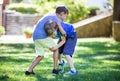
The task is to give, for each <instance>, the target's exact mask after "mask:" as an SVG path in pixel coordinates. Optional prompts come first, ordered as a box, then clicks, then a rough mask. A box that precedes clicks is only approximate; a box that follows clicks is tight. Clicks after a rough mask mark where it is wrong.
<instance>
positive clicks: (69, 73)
mask: <svg viewBox="0 0 120 81" xmlns="http://www.w3.org/2000/svg"><path fill="white" fill-rule="evenodd" d="M74 75H78V71H76V72H74V71H72V70H70V71H69V72H67V73H66V74H65V76H74Z"/></svg>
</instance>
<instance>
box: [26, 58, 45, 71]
mask: <svg viewBox="0 0 120 81" xmlns="http://www.w3.org/2000/svg"><path fill="white" fill-rule="evenodd" d="M42 59H43V56H38V57H36V58H35V59H34V61H33V62H32V64H31V66H30V67H29V69H28V71H29V72H32V71H33V69H34V67H35V66H36V65H37V64H38V63H39V62H40V61H41V60H42Z"/></svg>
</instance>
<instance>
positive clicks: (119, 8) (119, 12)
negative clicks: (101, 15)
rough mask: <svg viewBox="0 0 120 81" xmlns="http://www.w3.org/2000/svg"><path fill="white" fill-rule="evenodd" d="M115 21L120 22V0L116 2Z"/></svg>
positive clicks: (114, 9)
mask: <svg viewBox="0 0 120 81" xmlns="http://www.w3.org/2000/svg"><path fill="white" fill-rule="evenodd" d="M113 21H120V0H114V8H113Z"/></svg>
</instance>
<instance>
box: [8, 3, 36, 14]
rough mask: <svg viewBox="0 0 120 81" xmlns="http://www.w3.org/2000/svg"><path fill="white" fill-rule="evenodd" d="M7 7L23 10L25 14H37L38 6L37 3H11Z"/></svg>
mask: <svg viewBox="0 0 120 81" xmlns="http://www.w3.org/2000/svg"><path fill="white" fill-rule="evenodd" d="M7 9H9V10H16V11H17V12H21V13H23V14H35V13H38V12H37V10H36V9H37V6H35V5H30V4H29V5H28V4H22V3H19V4H10V5H9V6H8V7H7Z"/></svg>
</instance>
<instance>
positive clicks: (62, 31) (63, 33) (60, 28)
mask: <svg viewBox="0 0 120 81" xmlns="http://www.w3.org/2000/svg"><path fill="white" fill-rule="evenodd" d="M57 25H58V28H59V30H60V32H61V33H62V35H64V36H66V32H65V31H64V29H63V28H62V26H61V25H60V23H57Z"/></svg>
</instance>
